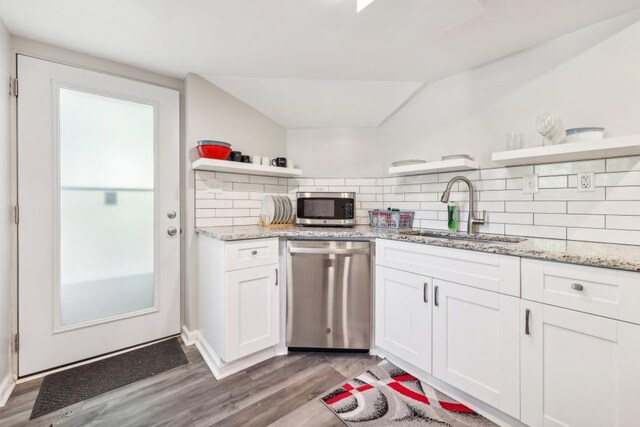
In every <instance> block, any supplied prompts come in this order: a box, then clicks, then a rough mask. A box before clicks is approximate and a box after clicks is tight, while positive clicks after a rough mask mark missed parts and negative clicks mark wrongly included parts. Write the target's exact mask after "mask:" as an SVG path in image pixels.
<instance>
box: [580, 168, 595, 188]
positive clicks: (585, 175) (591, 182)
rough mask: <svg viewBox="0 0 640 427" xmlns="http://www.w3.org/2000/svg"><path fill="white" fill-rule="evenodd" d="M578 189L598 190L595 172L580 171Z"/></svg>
mask: <svg viewBox="0 0 640 427" xmlns="http://www.w3.org/2000/svg"><path fill="white" fill-rule="evenodd" d="M578 191H596V177H595V173H593V172H579V173H578Z"/></svg>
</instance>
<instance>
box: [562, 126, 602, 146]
mask: <svg viewBox="0 0 640 427" xmlns="http://www.w3.org/2000/svg"><path fill="white" fill-rule="evenodd" d="M566 133H567V142H579V141H601V140H602V139H604V128H597V127H589V128H573V129H567V130H566Z"/></svg>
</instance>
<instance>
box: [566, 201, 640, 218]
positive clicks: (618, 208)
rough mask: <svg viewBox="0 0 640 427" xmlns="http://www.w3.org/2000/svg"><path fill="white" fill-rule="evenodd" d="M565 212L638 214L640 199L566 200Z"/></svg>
mask: <svg viewBox="0 0 640 427" xmlns="http://www.w3.org/2000/svg"><path fill="white" fill-rule="evenodd" d="M567 213H573V214H587V215H588V214H592V215H594V214H595V215H598V214H604V215H640V201H612V200H611V201H610V200H607V201H603V202H567Z"/></svg>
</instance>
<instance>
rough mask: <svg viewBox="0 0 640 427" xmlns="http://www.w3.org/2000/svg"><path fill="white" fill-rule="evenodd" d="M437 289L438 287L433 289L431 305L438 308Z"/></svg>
mask: <svg viewBox="0 0 640 427" xmlns="http://www.w3.org/2000/svg"><path fill="white" fill-rule="evenodd" d="M439 294H440V292H439V287H438V285H436V286H434V287H433V305H435V306H436V307H439V306H440V298H439Z"/></svg>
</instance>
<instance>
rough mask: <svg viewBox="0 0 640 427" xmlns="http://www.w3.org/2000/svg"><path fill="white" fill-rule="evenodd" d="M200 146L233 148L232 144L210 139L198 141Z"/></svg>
mask: <svg viewBox="0 0 640 427" xmlns="http://www.w3.org/2000/svg"><path fill="white" fill-rule="evenodd" d="M198 145H217V146H219V147H231V144H229V143H228V142H222V141H210V140H208V139H201V140H200V141H198Z"/></svg>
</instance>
